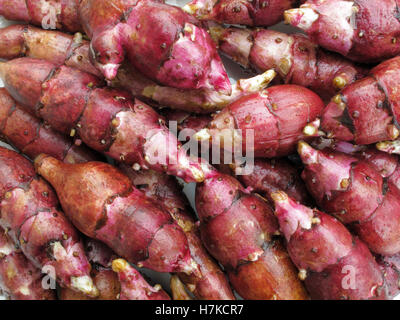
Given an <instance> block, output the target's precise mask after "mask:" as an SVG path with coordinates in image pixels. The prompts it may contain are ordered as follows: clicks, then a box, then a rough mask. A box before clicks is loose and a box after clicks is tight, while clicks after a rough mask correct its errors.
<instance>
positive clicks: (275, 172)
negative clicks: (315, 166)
mask: <svg viewBox="0 0 400 320" xmlns="http://www.w3.org/2000/svg"><path fill="white" fill-rule="evenodd" d="M231 167H232V169H234V170H235V173H236V174H237V177H236V178H237V179H238V180H239V181H240V182H241V183H242V184H243V185H244V186H245V187H250V188H251V189H252V191H254V192H257V193H259V194H260V195H262V196H263V197H264V198H266V199H268V200H269V201H272V199H271V197H270V194H271V193H272V192H276V191H279V190H281V191H284V192H286V193H287V194H288V195H289V196H290V197H291V198H293V199H294V200H296V201H299V202H300V203H303V204H308V203H310V202H311V198H310V195H309V194H308V192H307V189H306V186H305V185H304V182H303V180H302V179H301V177H300V173H299V171H298V170H297V169H296V168H295V167H294V166H293V165H292V164H291V163H290V162H289V161H288V160H286V159H284V158H280V159H255V160H254V168H253V170H252V172H251V173H250V174H244V175H241V174H240V169H241V168H240V166H235V165H233V166H231Z"/></svg>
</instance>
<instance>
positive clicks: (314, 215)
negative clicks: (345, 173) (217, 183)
mask: <svg viewBox="0 0 400 320" xmlns="http://www.w3.org/2000/svg"><path fill="white" fill-rule="evenodd" d="M271 197H272V199H273V200H274V202H275V214H276V216H277V217H278V220H279V224H280V228H281V230H282V232H283V234H284V235H285V238H286V240H287V248H288V251H289V255H290V257H291V259H292V261H293V262H294V263H295V265H296V266H297V267H298V268H299V277H300V278H302V279H303V280H305V285H306V287H307V289H308V291H309V293H310V295H311V298H312V299H324V300H365V299H386V298H387V296H386V294H385V293H386V292H385V290H384V289H385V288H384V279H383V276H382V273H381V271H380V268H379V266H378V264H377V263H376V261H375V259H374V257H373V256H372V254H371V253H370V252H369V250H368V248H367V246H366V245H365V244H364V243H363V242H361V241H360V240H358V239H356V238H352V236H351V234H350V232H349V231H348V230H347V229H346V228H345V227H344V226H343V225H342V224H341V223H340V222H339V221H338V220H336V219H335V218H333V217H331V216H329V215H327V214H325V213H323V212H320V211H318V210H316V209H315V210H312V209H310V208H307V207H305V206H303V205H301V204H299V203H296V202H295V201H294V200H292V199H290V198H289V197H288V196H287V195H286V194H285V193H284V192H282V191H278V192H274V193H272V194H271Z"/></svg>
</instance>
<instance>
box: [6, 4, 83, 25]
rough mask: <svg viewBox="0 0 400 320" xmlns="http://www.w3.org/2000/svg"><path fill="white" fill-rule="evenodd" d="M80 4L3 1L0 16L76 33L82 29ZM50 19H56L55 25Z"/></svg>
mask: <svg viewBox="0 0 400 320" xmlns="http://www.w3.org/2000/svg"><path fill="white" fill-rule="evenodd" d="M79 2H80V0H63V1H57V0H50V1H48V0H1V1H0V15H2V16H4V17H5V18H6V19H9V20H17V21H25V22H27V23H30V24H34V25H37V26H41V27H43V28H44V29H49V28H51V29H55V28H57V29H63V30H65V31H69V32H76V31H79V30H81V29H82V26H81V23H80V21H79V15H78V8H79ZM50 19H55V21H54V22H55V23H54V25H53V24H52V23H51V21H50Z"/></svg>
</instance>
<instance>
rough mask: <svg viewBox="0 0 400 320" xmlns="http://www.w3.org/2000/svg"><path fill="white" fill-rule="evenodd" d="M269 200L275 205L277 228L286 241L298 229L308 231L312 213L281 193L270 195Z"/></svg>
mask: <svg viewBox="0 0 400 320" xmlns="http://www.w3.org/2000/svg"><path fill="white" fill-rule="evenodd" d="M271 198H272V200H273V201H274V204H275V215H276V217H277V218H278V222H279V226H280V229H281V231H282V233H283V234H284V236H285V238H286V240H287V241H290V238H291V236H292V235H293V234H294V233H295V232H296V231H297V229H298V228H299V227H301V228H303V229H310V228H311V226H312V218H313V216H314V212H313V210H312V209H310V208H308V207H305V206H303V205H301V204H299V203H297V202H296V201H294V200H293V199H291V198H289V196H288V195H287V194H286V193H285V192H283V191H277V192H273V193H271Z"/></svg>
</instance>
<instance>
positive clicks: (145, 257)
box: [35, 155, 198, 275]
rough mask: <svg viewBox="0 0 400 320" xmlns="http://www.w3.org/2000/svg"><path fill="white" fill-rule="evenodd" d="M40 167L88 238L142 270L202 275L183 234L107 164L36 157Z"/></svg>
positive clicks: (37, 167)
mask: <svg viewBox="0 0 400 320" xmlns="http://www.w3.org/2000/svg"><path fill="white" fill-rule="evenodd" d="M35 166H36V170H37V172H38V173H39V174H40V175H42V176H43V177H44V178H45V179H46V180H47V181H49V182H50V183H51V185H52V186H53V187H54V189H55V190H56V192H57V195H58V198H59V199H60V203H61V206H62V207H63V209H64V212H65V213H66V214H67V216H68V218H69V219H70V220H71V221H72V223H73V224H74V225H75V226H76V227H77V228H78V229H79V230H80V231H81V232H82V233H84V234H85V235H86V236H88V237H90V238H94V239H96V240H99V241H102V242H104V243H105V244H106V245H108V246H109V247H110V248H111V249H112V250H114V252H115V253H116V254H117V255H119V256H120V257H123V258H124V259H126V260H128V261H129V262H131V263H135V264H137V266H138V267H147V268H150V269H152V270H155V271H159V272H185V273H187V274H189V275H190V274H191V273H197V272H198V265H197V264H196V263H195V262H194V261H193V259H192V258H191V256H190V251H189V246H188V242H187V239H186V236H185V233H184V232H183V230H182V228H181V227H180V226H179V225H178V224H177V223H176V222H175V221H174V220H173V219H172V217H171V215H170V214H169V213H168V212H167V211H166V210H164V208H163V207H162V206H161V205H159V204H157V203H156V202H154V201H152V200H151V199H150V198H148V197H147V196H146V195H145V194H144V193H142V192H141V191H139V190H138V189H136V188H135V187H134V186H133V184H132V182H131V180H130V179H129V178H128V177H127V176H126V175H124V174H123V173H122V172H121V171H120V170H117V169H116V168H115V167H113V166H111V165H110V164H107V163H102V162H87V163H81V164H66V163H63V162H61V161H59V160H57V159H55V158H53V157H49V156H46V155H40V156H39V157H37V158H36V159H35Z"/></svg>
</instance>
